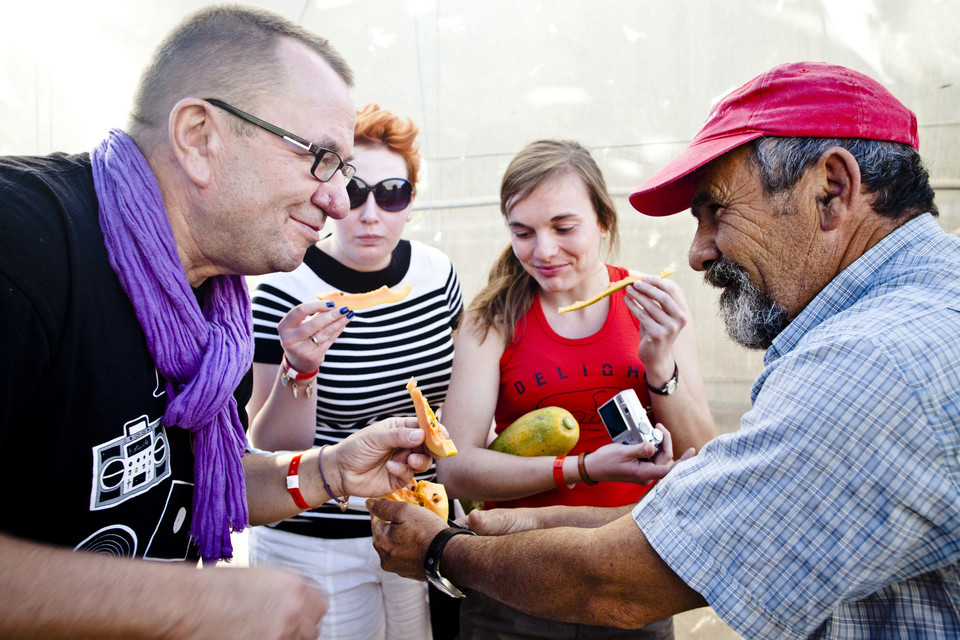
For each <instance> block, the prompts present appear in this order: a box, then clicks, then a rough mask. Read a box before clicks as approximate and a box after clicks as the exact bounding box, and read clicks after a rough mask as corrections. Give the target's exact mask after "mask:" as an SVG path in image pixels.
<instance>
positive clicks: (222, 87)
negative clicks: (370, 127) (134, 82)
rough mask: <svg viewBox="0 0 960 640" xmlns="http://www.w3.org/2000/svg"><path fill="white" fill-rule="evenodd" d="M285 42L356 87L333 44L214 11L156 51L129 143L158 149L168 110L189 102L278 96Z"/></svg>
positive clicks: (198, 16) (294, 28)
mask: <svg viewBox="0 0 960 640" xmlns="http://www.w3.org/2000/svg"><path fill="white" fill-rule="evenodd" d="M283 38H291V39H293V40H296V41H298V42H300V43H302V44H304V45H306V46H307V47H309V48H310V49H311V50H313V51H314V52H316V53H317V54H319V55H320V57H321V58H323V59H324V60H325V61H326V62H327V63H328V64H329V65H330V66H331V67H332V68H333V70H334V72H335V73H336V74H337V75H338V76H339V77H340V78H341V79H343V81H344V82H345V83H346V85H347V86H348V87H353V72H352V71H351V70H350V67H349V66H348V65H347V63H346V61H345V60H344V59H343V57H342V56H341V55H340V54H339V53H338V52H337V51H336V50H335V49H334V48H333V46H332V45H331V44H330V42H329V41H328V40H326V39H324V38H321V37H319V36H317V35H316V34H314V33H311V32H310V31H308V30H306V29H304V28H303V27H301V26H299V25H297V24H295V23H293V22H290V21H289V20H287V19H286V18H283V17H282V16H279V15H277V14H274V13H271V12H269V11H263V10H260V9H252V8H246V7H236V6H215V7H210V8H207V9H203V10H201V11H198V12H196V13H194V14H193V15H191V16H189V17H187V18H186V19H185V20H184V21H183V22H181V23H180V25H179V26H177V27H176V28H175V29H174V30H173V31H171V32H170V34H169V35H167V37H166V38H165V39H164V40H163V42H161V43H160V45H159V46H158V47H157V49H156V51H155V52H154V54H153V57H152V58H151V61H150V63H149V65H148V66H147V68H146V69H145V70H144V72H143V74H142V75H141V77H140V83H139V85H138V88H137V91H136V94H135V96H134V102H133V111H132V113H131V114H130V123H129V125H128V132H129V133H130V136H131V137H132V138H133V139H134V140H136V141H137V143H138V144H140V145H141V149H143V148H144V147H147V148H149V147H152V146H154V145H155V144H157V143H158V142H159V140H161V139H163V137H164V136H165V135H166V125H167V118H168V116H169V114H170V110H171V109H172V108H173V105H174V104H176V103H177V102H178V101H179V100H181V99H183V98H185V97H191V96H192V97H196V98H211V97H212V98H219V99H222V100H224V101H226V102H230V103H236V104H238V105H242V106H243V107H244V108H247V109H249V108H252V107H251V105H254V106H255V105H256V102H257V100H258V99H260V98H261V97H263V96H266V95H269V94H270V92H273V91H276V90H277V84H278V78H282V77H283V72H282V71H281V70H280V68H279V66H278V65H279V52H278V45H279V43H280V42H281V41H282V39H283ZM306 80H309V79H306Z"/></svg>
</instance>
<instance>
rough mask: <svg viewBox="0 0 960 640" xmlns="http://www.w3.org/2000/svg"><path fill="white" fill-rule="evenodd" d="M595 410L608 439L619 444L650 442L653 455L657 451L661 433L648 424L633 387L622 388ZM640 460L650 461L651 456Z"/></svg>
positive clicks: (661, 436)
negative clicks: (653, 447)
mask: <svg viewBox="0 0 960 640" xmlns="http://www.w3.org/2000/svg"><path fill="white" fill-rule="evenodd" d="M597 412H598V413H599V414H600V421H601V422H603V426H604V427H605V428H606V430H607V433H608V434H610V439H611V440H613V441H614V442H619V443H621V444H641V443H643V442H652V443H653V444H654V445H655V446H656V447H657V450H656V452H655V453H654V456H655V455H656V454H657V453H659V451H660V443H661V442H663V433H662V432H661V431H660V429H657V428H656V427H654V426H653V425H652V424H650V419H649V418H647V412H646V411H644V409H643V405H642V404H640V398H638V397H637V392H636V391H634V390H633V389H624V390H623V391H621V392H620V393H618V394H617V395H615V396H613V397H612V398H610V399H609V400H607V401H606V402H604V403H603V404H602V405H600V408H599V409H597ZM640 460H641V461H643V462H650V461H652V460H653V456H651V457H649V458H640Z"/></svg>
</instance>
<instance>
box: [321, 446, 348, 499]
mask: <svg viewBox="0 0 960 640" xmlns="http://www.w3.org/2000/svg"><path fill="white" fill-rule="evenodd" d="M329 446H330V445H328V444H325V445H323V446H322V447H320V452H319V453H318V454H317V468H318V469H320V479H321V480H322V481H323V489H324V491H326V492H327V494H328V495H329V496H330V497H331V498H332V499H334V500H336V501H337V504H339V505H340V511H344V512H345V511H346V510H347V496H341V497H339V498H338V497H337V496H335V495H333V489H331V488H330V485H329V484H328V483H327V477H326V476H325V475H323V462H322V460H323V450H324V449H325V448H327V447H329Z"/></svg>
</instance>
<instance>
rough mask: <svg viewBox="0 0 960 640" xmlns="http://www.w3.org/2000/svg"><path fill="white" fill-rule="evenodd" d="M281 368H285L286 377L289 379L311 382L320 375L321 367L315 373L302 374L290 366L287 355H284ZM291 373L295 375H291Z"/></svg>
mask: <svg viewBox="0 0 960 640" xmlns="http://www.w3.org/2000/svg"><path fill="white" fill-rule="evenodd" d="M280 366H281V367H283V373H284V376H285V377H286V378H288V379H290V378H292V379H294V380H310V379H311V378H316V377H317V374H318V373H320V367H317V368H316V369H314V370H313V371H308V372H307V373H300V372H299V371H297V370H296V369H294V368H293V367H291V366H290V361H289V360H287V354H283V358H282V359H281V360H280ZM291 373H292V374H293V375H290V374H291Z"/></svg>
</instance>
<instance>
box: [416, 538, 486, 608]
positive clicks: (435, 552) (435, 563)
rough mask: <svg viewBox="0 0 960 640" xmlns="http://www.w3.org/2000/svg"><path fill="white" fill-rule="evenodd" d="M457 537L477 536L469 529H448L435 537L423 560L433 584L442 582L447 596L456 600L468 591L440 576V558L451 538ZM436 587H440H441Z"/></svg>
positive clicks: (424, 567) (424, 568)
mask: <svg viewBox="0 0 960 640" xmlns="http://www.w3.org/2000/svg"><path fill="white" fill-rule="evenodd" d="M457 535H470V536H475V535H477V534H476V533H475V532H473V531H470V530H469V529H461V528H458V527H447V528H446V529H443V530H442V531H439V532H438V533H437V535H435V536H434V537H433V540H432V541H431V542H430V546H429V547H428V548H427V555H426V556H424V558H423V570H424V572H425V573H426V574H427V577H428V578H431V579H432V580H431V582H435V581H436V582H440V583H441V584H442V585H443V587H445V588H443V587H440V588H441V589H442V590H443V591H446V592H447V595H450V596H452V597H454V598H462V597H464V594H465V593H466V591H467V590H466V589H458V588H457V587H456V586H454V585H453V583H452V582H450V581H449V580H447V579H446V578H444V577H443V576H441V575H440V556H441V555H442V554H443V548H444V547H445V546H447V543H448V542H449V541H450V539H451V538H453V537H454V536H457ZM436 586H438V587H439V585H436Z"/></svg>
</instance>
